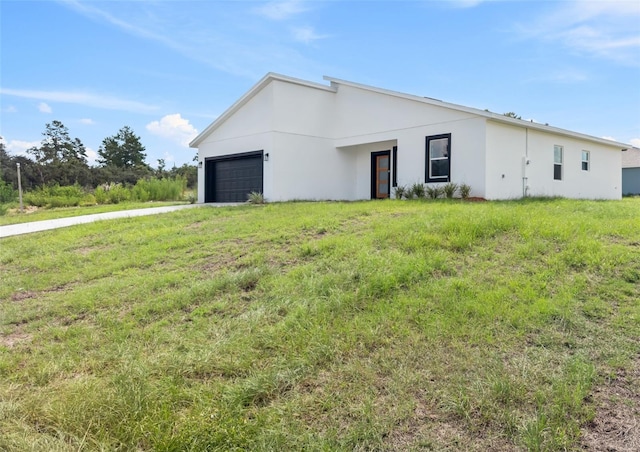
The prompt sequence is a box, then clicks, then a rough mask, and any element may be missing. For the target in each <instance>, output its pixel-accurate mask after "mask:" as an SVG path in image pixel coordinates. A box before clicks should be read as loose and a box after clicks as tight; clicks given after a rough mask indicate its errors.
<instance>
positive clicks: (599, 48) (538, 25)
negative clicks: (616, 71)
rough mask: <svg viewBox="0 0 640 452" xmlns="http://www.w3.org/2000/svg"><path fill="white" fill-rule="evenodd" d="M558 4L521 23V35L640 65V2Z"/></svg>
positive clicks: (573, 2) (577, 0) (574, 2)
mask: <svg viewBox="0 0 640 452" xmlns="http://www.w3.org/2000/svg"><path fill="white" fill-rule="evenodd" d="M559 5H561V6H560V7H559V8H557V9H555V10H553V11H552V12H551V13H549V14H547V15H545V16H539V17H537V18H536V19H534V20H533V21H532V22H531V23H526V24H520V26H519V32H520V34H521V35H522V36H524V37H526V38H535V39H540V40H544V41H553V42H558V43H560V44H561V45H563V46H565V47H567V48H569V49H571V50H573V51H575V52H578V53H582V54H587V55H591V56H595V57H598V58H603V59H608V60H612V61H616V62H618V63H620V64H624V65H630V66H639V65H640V60H638V52H639V51H640V28H638V21H640V3H638V2H637V1H633V0H631V1H589V0H573V1H569V2H561V3H559Z"/></svg>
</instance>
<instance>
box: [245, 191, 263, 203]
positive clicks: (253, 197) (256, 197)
mask: <svg viewBox="0 0 640 452" xmlns="http://www.w3.org/2000/svg"><path fill="white" fill-rule="evenodd" d="M247 202H248V203H249V204H264V195H263V194H262V193H260V192H259V191H252V192H251V193H249V195H248V196H247Z"/></svg>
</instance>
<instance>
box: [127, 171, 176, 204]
mask: <svg viewBox="0 0 640 452" xmlns="http://www.w3.org/2000/svg"><path fill="white" fill-rule="evenodd" d="M186 189H187V179H186V178H184V177H180V176H178V177H175V178H163V179H158V178H150V179H140V180H139V181H138V182H137V183H136V185H135V187H133V189H132V195H133V198H134V199H137V200H138V201H143V202H145V201H179V200H181V199H183V197H184V191H185V190H186Z"/></svg>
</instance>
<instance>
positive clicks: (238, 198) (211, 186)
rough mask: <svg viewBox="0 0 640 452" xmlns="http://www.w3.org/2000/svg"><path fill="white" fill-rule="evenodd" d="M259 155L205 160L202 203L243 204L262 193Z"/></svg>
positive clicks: (238, 155) (236, 155) (257, 153)
mask: <svg viewBox="0 0 640 452" xmlns="http://www.w3.org/2000/svg"><path fill="white" fill-rule="evenodd" d="M262 161H263V160H262V151H259V152H250V153H246V154H235V155H231V156H225V157H216V158H211V159H206V160H205V168H204V172H205V176H204V177H205V187H204V191H205V202H245V201H246V200H247V195H248V194H249V193H251V192H252V191H255V192H260V193H262Z"/></svg>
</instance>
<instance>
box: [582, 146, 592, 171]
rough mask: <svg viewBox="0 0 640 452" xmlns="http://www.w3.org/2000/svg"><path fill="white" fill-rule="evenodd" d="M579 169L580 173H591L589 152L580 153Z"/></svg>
mask: <svg viewBox="0 0 640 452" xmlns="http://www.w3.org/2000/svg"><path fill="white" fill-rule="evenodd" d="M580 168H582V171H591V152H590V151H584V150H583V151H582V156H581V163H580Z"/></svg>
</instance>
